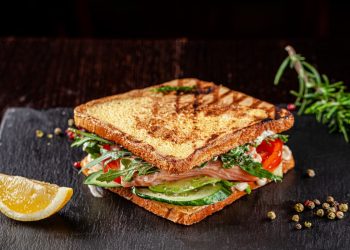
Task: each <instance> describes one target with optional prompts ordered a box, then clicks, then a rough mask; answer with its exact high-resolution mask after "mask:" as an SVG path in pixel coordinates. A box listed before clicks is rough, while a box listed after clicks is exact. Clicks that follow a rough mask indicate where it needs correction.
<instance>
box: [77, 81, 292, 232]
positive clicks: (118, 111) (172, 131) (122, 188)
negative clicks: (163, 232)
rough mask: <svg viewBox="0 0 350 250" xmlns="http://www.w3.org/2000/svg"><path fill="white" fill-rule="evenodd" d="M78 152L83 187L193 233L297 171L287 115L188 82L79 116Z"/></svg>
mask: <svg viewBox="0 0 350 250" xmlns="http://www.w3.org/2000/svg"><path fill="white" fill-rule="evenodd" d="M74 119H75V124H76V126H77V127H79V128H81V129H83V130H78V129H71V132H72V133H74V135H75V141H74V142H73V144H72V146H81V147H82V148H83V150H84V151H85V152H86V153H88V156H87V157H85V158H84V159H83V160H82V162H81V166H82V170H81V171H82V172H83V173H84V174H85V175H87V178H86V180H85V184H88V185H95V186H100V187H104V188H108V189H110V190H111V191H112V192H115V193H117V194H119V195H121V196H123V197H125V198H127V199H130V200H131V201H132V202H134V203H136V204H138V205H139V206H141V207H144V208H145V209H147V210H149V211H151V212H153V213H155V214H157V215H159V216H162V217H164V218H167V219H169V220H171V221H173V222H176V223H180V224H185V225H190V224H193V223H196V222H198V221H200V220H202V219H203V218H205V217H207V216H208V215H210V214H212V213H214V212H216V211H218V210H220V209H222V208H223V207H224V206H226V205H228V204H230V203H232V202H233V201H235V200H236V199H238V198H239V197H241V196H243V195H245V194H246V193H250V192H251V190H252V189H255V188H258V187H260V186H263V185H265V184H266V183H268V182H270V181H281V180H282V178H283V173H286V172H287V171H288V170H289V169H291V168H292V167H294V160H293V157H292V154H291V151H290V150H289V148H288V147H287V146H285V145H284V143H285V142H286V141H287V136H285V135H281V134H279V133H281V132H283V131H285V130H287V129H289V128H290V127H292V125H293V123H294V118H293V115H292V114H291V113H290V112H288V111H287V110H285V109H279V108H277V107H275V106H274V105H272V104H269V103H267V102H264V101H260V100H258V99H255V98H253V97H250V96H248V95H245V94H243V93H240V92H236V91H233V90H229V89H228V88H226V87H223V86H218V85H215V84H213V83H209V82H204V81H200V80H197V79H181V80H174V81H171V82H167V83H164V84H161V85H157V86H153V87H149V88H146V89H141V90H133V91H130V92H127V93H125V94H120V95H115V96H111V97H106V98H102V99H98V100H94V101H91V102H88V103H86V104H83V105H81V106H79V107H77V108H76V109H75V110H74Z"/></svg>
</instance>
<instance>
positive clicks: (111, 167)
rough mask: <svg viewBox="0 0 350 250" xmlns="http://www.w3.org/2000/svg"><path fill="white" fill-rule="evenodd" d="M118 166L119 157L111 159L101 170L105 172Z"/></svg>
mask: <svg viewBox="0 0 350 250" xmlns="http://www.w3.org/2000/svg"><path fill="white" fill-rule="evenodd" d="M119 168H120V159H117V160H115V161H111V162H110V163H108V164H107V165H106V166H104V168H103V172H104V173H107V172H108V171H109V170H110V169H119Z"/></svg>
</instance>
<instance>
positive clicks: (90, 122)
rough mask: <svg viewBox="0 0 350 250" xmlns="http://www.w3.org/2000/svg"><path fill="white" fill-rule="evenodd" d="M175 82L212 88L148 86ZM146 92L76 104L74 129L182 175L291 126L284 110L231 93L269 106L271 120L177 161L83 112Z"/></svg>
mask: <svg viewBox="0 0 350 250" xmlns="http://www.w3.org/2000/svg"><path fill="white" fill-rule="evenodd" d="M179 81H181V82H182V83H183V82H186V81H187V82H188V81H197V82H200V83H201V84H206V85H212V86H216V85H214V84H212V83H208V82H204V81H200V80H197V79H181V80H174V81H171V82H169V83H163V84H160V85H156V86H152V87H151V88H155V87H159V86H162V85H177V84H178V83H177V82H179ZM149 89H150V88H146V89H142V90H133V91H130V92H127V93H124V94H121V95H116V96H110V97H105V98H101V99H98V100H93V101H90V102H88V103H86V104H83V105H80V106H78V107H76V108H75V110H74V120H75V124H76V126H77V127H81V128H84V129H86V130H88V131H90V132H92V133H95V134H97V135H99V136H101V137H103V138H105V139H108V140H111V141H114V142H116V143H118V144H120V145H122V146H123V147H125V148H127V149H128V150H130V151H131V152H132V153H133V154H135V155H137V156H139V157H141V158H142V159H144V160H145V161H147V162H149V163H152V164H153V165H155V166H156V167H158V168H160V169H164V170H166V171H169V172H170V173H174V174H176V173H181V172H186V171H188V170H190V169H192V168H193V167H195V166H198V165H200V164H201V163H203V162H205V161H208V160H210V159H212V158H213V157H214V156H217V155H220V154H223V153H225V152H227V151H229V150H230V149H232V148H234V147H237V146H239V145H242V144H245V143H248V142H251V141H252V140H254V139H255V138H257V137H258V136H259V135H260V134H261V133H262V132H263V131H266V130H271V131H273V132H275V133H281V132H283V131H285V130H288V129H289V128H291V127H292V126H293V124H294V117H293V115H292V114H291V113H290V112H289V111H287V110H285V109H279V108H277V107H275V106H273V105H272V104H269V103H266V102H262V101H260V100H258V99H256V98H252V97H250V96H247V95H245V94H243V93H239V92H235V94H237V95H240V96H243V97H244V98H252V99H253V101H254V102H259V103H263V104H266V105H269V106H270V107H273V108H274V110H269V112H272V113H273V118H269V119H266V120H262V121H260V122H259V123H255V124H253V125H251V126H247V127H245V128H242V129H240V130H238V131H235V132H232V133H229V134H227V135H225V136H223V137H220V138H218V139H217V140H215V139H213V140H211V141H209V142H208V143H206V145H205V146H203V147H201V148H198V149H196V150H195V151H194V152H193V153H192V154H191V155H189V156H188V157H187V158H184V159H179V158H176V157H173V156H167V155H162V154H160V153H159V152H157V151H156V150H155V149H154V148H153V147H152V146H151V145H149V144H147V143H144V142H143V141H138V140H136V139H134V138H133V136H132V135H129V134H126V133H124V132H122V131H120V130H118V129H117V128H116V127H114V126H112V125H111V124H107V123H103V122H102V121H100V120H99V119H97V118H95V117H93V116H91V115H89V114H88V113H87V109H88V108H89V107H91V106H93V105H96V104H100V103H104V102H108V101H110V100H113V99H115V98H123V97H133V96H137V95H139V94H140V93H144V92H145V91H149Z"/></svg>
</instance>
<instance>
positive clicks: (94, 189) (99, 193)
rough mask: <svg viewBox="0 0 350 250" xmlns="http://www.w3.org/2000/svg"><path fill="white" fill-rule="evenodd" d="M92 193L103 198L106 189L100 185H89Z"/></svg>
mask: <svg viewBox="0 0 350 250" xmlns="http://www.w3.org/2000/svg"><path fill="white" fill-rule="evenodd" d="M88 187H89V190H90V193H91V194H92V196H94V197H96V198H102V197H103V195H104V190H103V188H100V187H96V186H93V185H88Z"/></svg>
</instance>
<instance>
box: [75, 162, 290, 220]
mask: <svg viewBox="0 0 350 250" xmlns="http://www.w3.org/2000/svg"><path fill="white" fill-rule="evenodd" d="M84 164H86V159H83V160H82V162H81V165H82V166H84ZM294 165H295V162H294V158H293V157H291V158H290V160H288V161H286V160H283V162H282V167H283V173H284V174H285V173H287V172H288V171H289V170H290V169H292V168H293V167H294ZM249 185H250V187H251V189H252V190H253V189H257V188H260V187H263V186H258V185H256V184H255V183H254V182H250V183H249ZM109 190H110V191H112V192H113V193H116V194H118V195H120V196H122V197H124V198H125V199H127V200H130V201H132V202H133V203H135V204H137V205H139V206H140V207H143V208H144V209H146V210H148V211H150V212H152V213H154V214H156V215H158V216H161V217H163V218H165V219H168V220H170V221H172V222H175V223H179V224H183V225H192V224H194V223H197V222H200V221H201V220H203V219H204V218H206V217H207V216H209V215H211V214H213V213H215V212H217V211H220V210H221V209H223V208H224V207H225V206H227V205H230V204H231V203H233V202H234V201H235V200H238V199H239V198H241V197H242V196H244V195H246V194H247V193H246V192H245V191H238V190H235V191H233V193H232V194H231V195H230V196H229V197H228V198H227V199H225V200H223V201H220V202H217V203H215V204H212V205H206V206H177V205H172V204H168V203H164V202H159V201H154V200H148V199H144V198H141V197H139V196H137V195H135V194H133V193H132V192H131V189H130V188H109Z"/></svg>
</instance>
